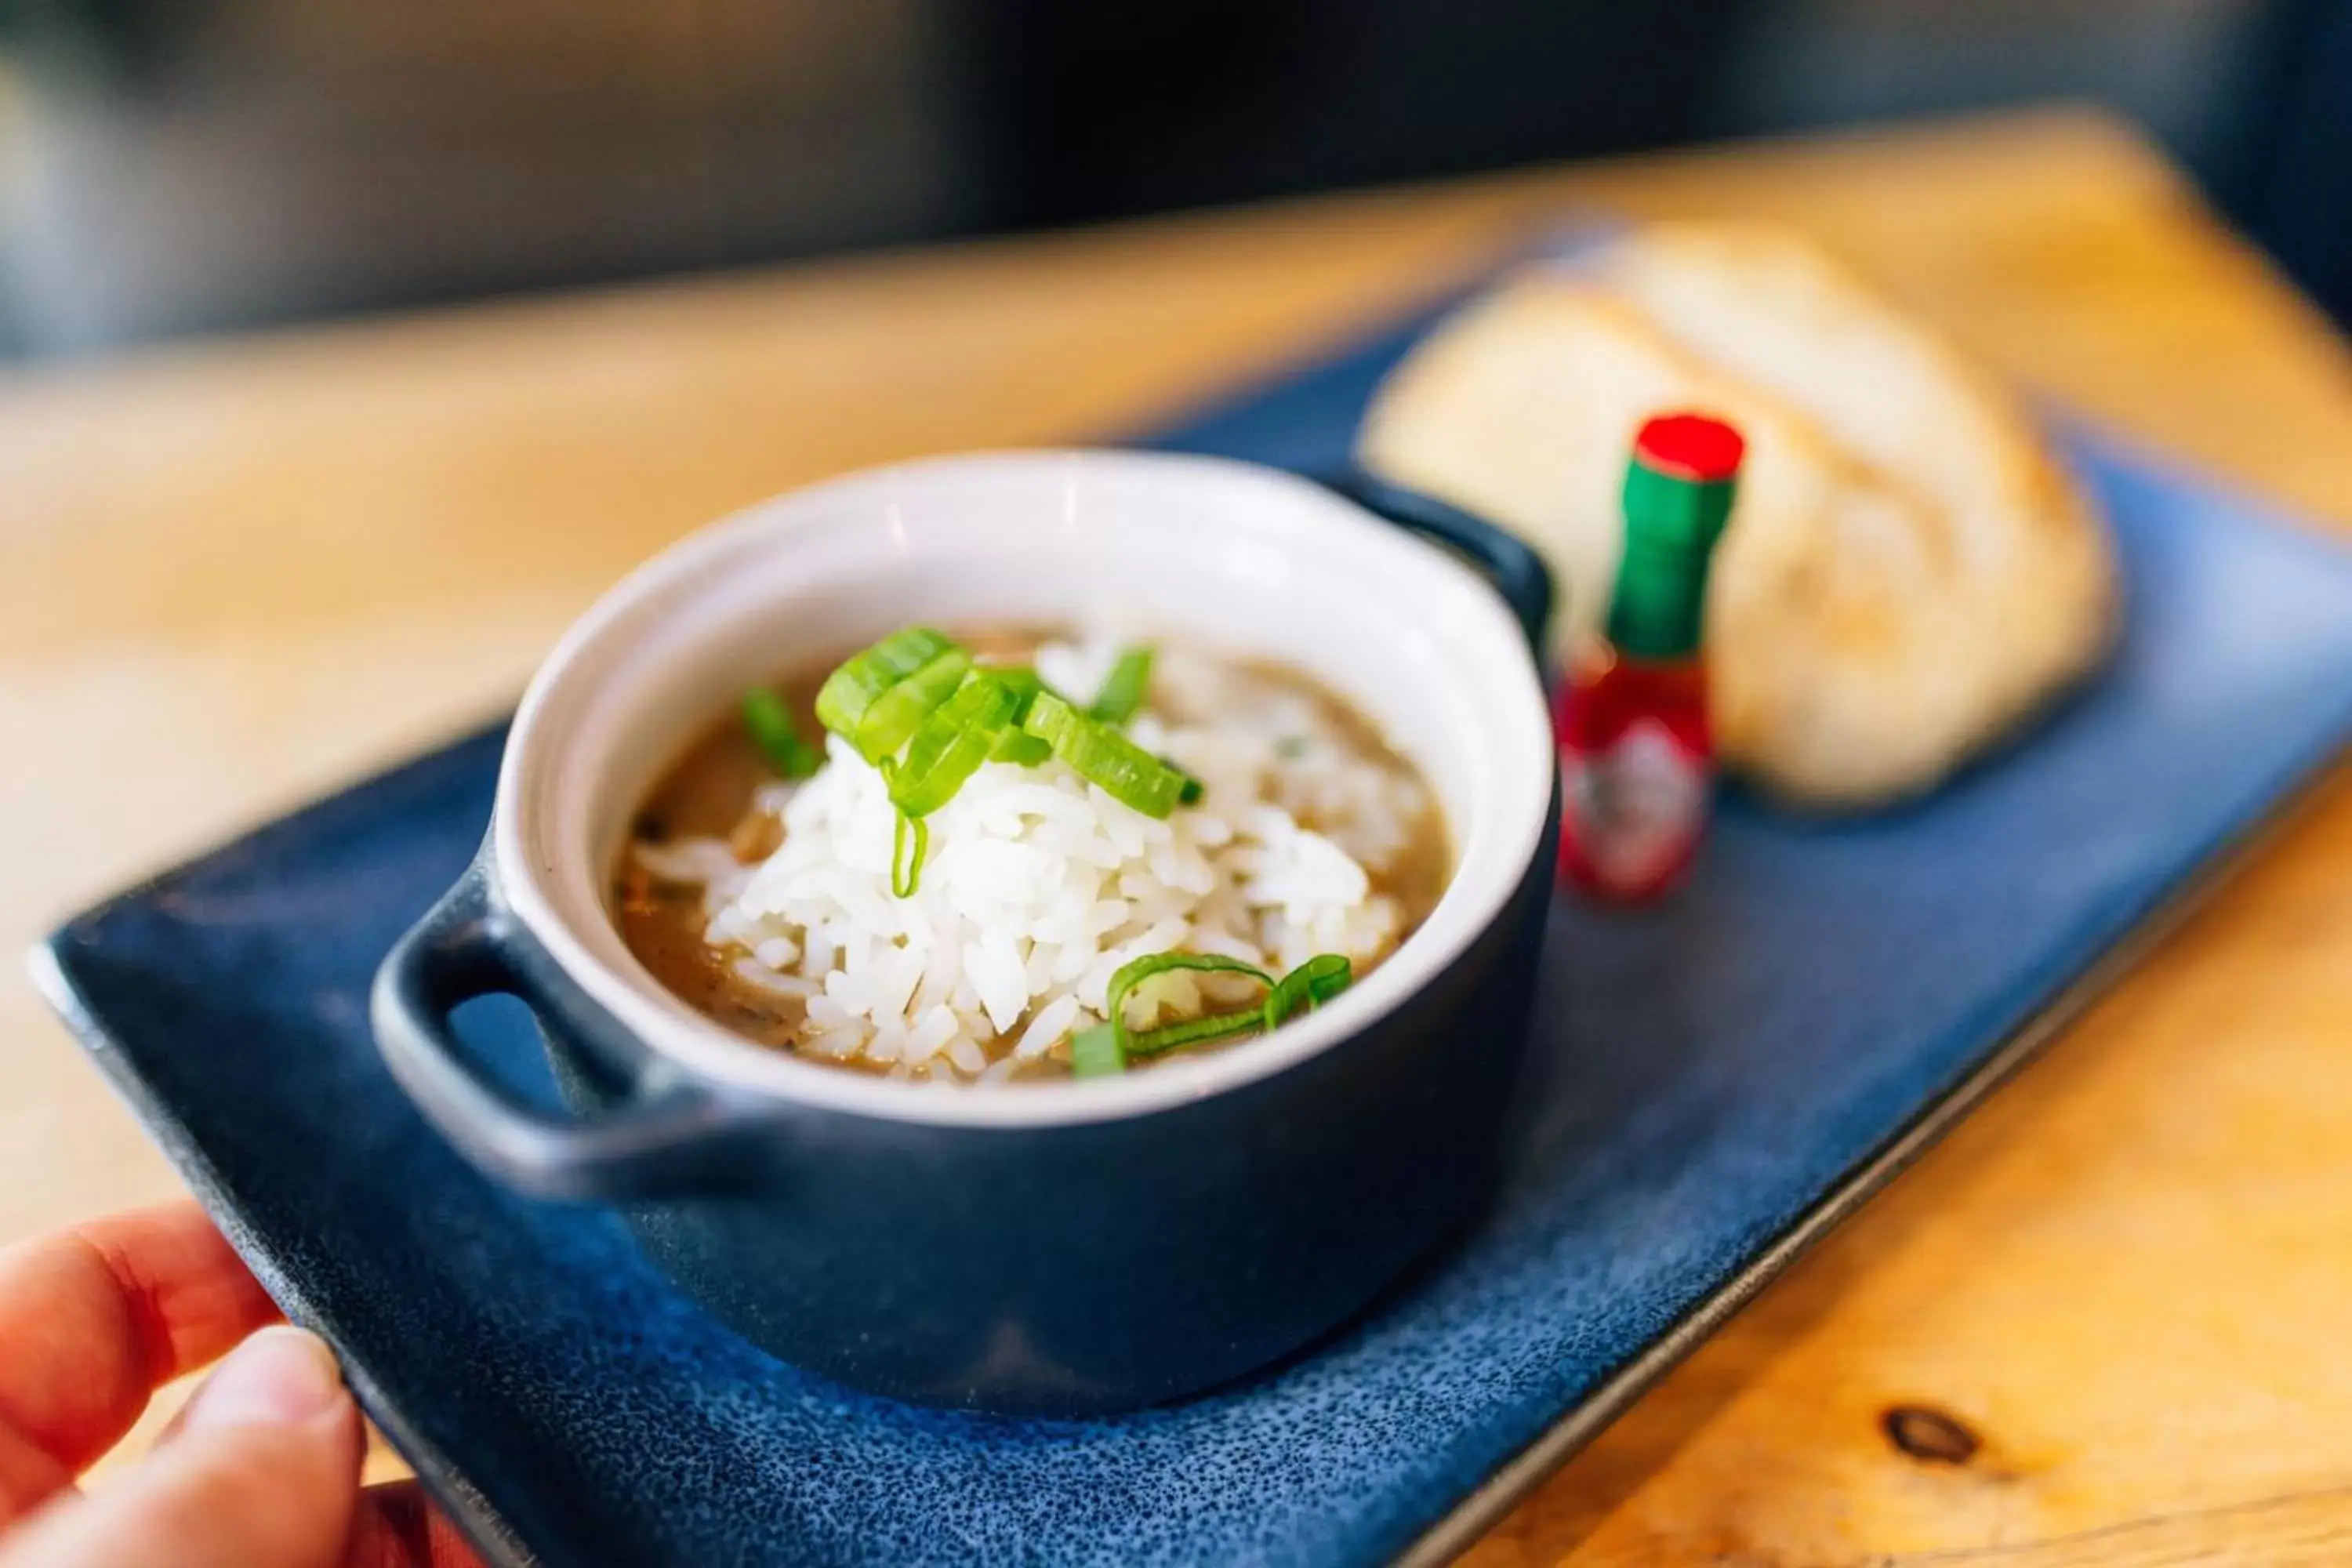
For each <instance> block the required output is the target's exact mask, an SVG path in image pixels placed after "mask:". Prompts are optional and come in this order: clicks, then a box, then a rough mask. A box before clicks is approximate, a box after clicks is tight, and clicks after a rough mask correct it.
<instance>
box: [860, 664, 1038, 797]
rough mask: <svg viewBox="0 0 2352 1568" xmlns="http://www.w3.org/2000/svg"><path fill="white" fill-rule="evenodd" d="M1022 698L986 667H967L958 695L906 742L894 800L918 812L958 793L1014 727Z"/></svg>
mask: <svg viewBox="0 0 2352 1568" xmlns="http://www.w3.org/2000/svg"><path fill="white" fill-rule="evenodd" d="M915 679H921V678H920V677H919V676H918V677H916V678H915ZM899 689H904V687H901V688H899ZM894 695H895V693H894ZM888 700H889V699H888V698H885V699H884V701H886V702H887V701H888ZM1018 701H1019V700H1018V699H1017V698H1015V697H1014V696H1013V689H1012V688H1011V687H1009V686H1007V685H1005V684H1004V682H1003V681H1001V680H999V679H996V677H995V676H993V675H991V674H990V673H989V672H988V671H986V670H984V669H974V670H968V671H966V672H965V674H964V677H963V684H962V685H961V686H959V687H957V688H956V691H955V695H954V696H952V697H950V698H949V699H948V700H946V701H944V702H942V703H940V705H939V706H938V707H937V708H935V709H933V710H931V712H930V714H929V717H927V718H926V719H924V720H923V721H922V723H921V725H920V727H919V728H918V729H917V730H916V731H915V735H914V739H913V740H911V741H909V742H908V743H907V755H906V759H905V760H904V761H903V762H901V763H898V766H897V767H896V768H895V769H893V770H892V771H891V774H890V781H889V783H890V804H891V805H895V806H897V807H898V810H899V811H900V813H901V814H903V815H905V816H912V817H924V816H929V815H930V814H931V813H932V812H935V811H937V810H938V809H939V808H940V807H941V806H943V805H946V804H947V803H948V802H949V801H950V800H952V799H954V798H955V793H956V791H958V790H960V789H961V788H962V787H963V783H964V780H966V779H968V778H970V777H971V775H972V774H973V773H978V772H979V771H980V764H981V763H984V762H986V761H988V758H989V753H990V752H992V750H993V749H994V748H995V745H996V742H997V741H998V739H999V738H1000V737H1001V736H1003V735H1005V734H1008V733H1013V732H1015V731H1013V728H1012V725H1013V709H1014V708H1015V707H1016V706H1017V705H1018ZM877 711H878V708H877ZM868 721H869V722H870V721H871V716H870V715H869V718H868Z"/></svg>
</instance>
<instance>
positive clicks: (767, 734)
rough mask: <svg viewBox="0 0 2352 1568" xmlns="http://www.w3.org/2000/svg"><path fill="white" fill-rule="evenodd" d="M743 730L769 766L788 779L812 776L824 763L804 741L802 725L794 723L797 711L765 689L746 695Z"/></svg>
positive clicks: (752, 691)
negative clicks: (818, 766) (794, 712)
mask: <svg viewBox="0 0 2352 1568" xmlns="http://www.w3.org/2000/svg"><path fill="white" fill-rule="evenodd" d="M743 728H744V729H745V730H746V731H749V732H750V734H751V743H752V744H753V745H755V746H757V747H759V748H760V754H761V756H764V757H766V758H767V759H768V763H769V765H770V766H772V767H773V768H774V769H775V770H776V771H777V772H778V773H782V774H783V775H784V777H786V778H788V779H804V778H806V777H808V776H809V774H811V773H814V772H816V770H817V765H818V764H819V763H822V762H823V761H824V757H823V756H821V755H820V754H819V753H818V752H817V749H816V748H815V747H814V746H812V745H810V744H809V743H808V742H806V741H803V740H802V739H801V731H800V726H799V725H797V724H795V723H793V710H792V709H791V708H789V707H787V706H786V705H785V703H784V700H783V699H782V698H781V697H779V696H777V695H776V694H775V693H774V692H772V691H771V690H769V689H767V688H766V687H764V686H761V687H755V688H753V689H751V690H750V691H746V692H745V693H743Z"/></svg>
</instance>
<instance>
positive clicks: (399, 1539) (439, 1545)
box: [342, 1481, 482, 1568]
mask: <svg viewBox="0 0 2352 1568" xmlns="http://www.w3.org/2000/svg"><path fill="white" fill-rule="evenodd" d="M342 1568H482V1560H481V1559H480V1558H478V1557H477V1556H475V1555H474V1549H473V1548H472V1547H470V1546H468V1545H467V1544H466V1538H465V1537H464V1536H462V1535H460V1534H458V1533H457V1526H456V1525H454V1524H451V1523H450V1522H449V1521H448V1519H447V1518H446V1516H444V1515H443V1513H442V1512H441V1510H439V1509H437V1508H435V1507H434V1506H433V1500H432V1499H431V1498H428V1497H426V1496H425V1489H424V1488H423V1487H420V1486H418V1485H417V1484H416V1483H415V1481H394V1482H393V1483H391V1484H390V1485H388V1486H381V1487H370V1488H369V1489H367V1490H366V1491H365V1492H363V1493H362V1494H361V1496H360V1511H359V1517H358V1518H356V1519H354V1520H353V1521H352V1541H351V1545H350V1546H348V1547H346V1548H345V1549H344V1552H343V1563H342Z"/></svg>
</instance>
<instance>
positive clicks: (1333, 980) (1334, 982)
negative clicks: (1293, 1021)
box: [1070, 952, 1355, 1078]
mask: <svg viewBox="0 0 2352 1568" xmlns="http://www.w3.org/2000/svg"><path fill="white" fill-rule="evenodd" d="M1171 969H1185V970H1192V971H1196V972H1199V973H1208V974H1246V975H1248V976H1249V977H1250V978H1251V979H1253V980H1255V981H1256V982H1258V984H1262V985H1264V986H1265V988H1266V992H1265V1003H1264V1004H1263V1005H1260V1006H1256V1007H1245V1008H1243V1009H1242V1010H1240V1011H1239V1012H1234V1013H1210V1014H1206V1015H1204V1016H1201V1017H1198V1018H1185V1019H1181V1020H1179V1021H1178V1022H1176V1023H1173V1024H1162V1025H1160V1026H1158V1027H1157V1028H1150V1029H1146V1030H1144V1031H1143V1032H1142V1033H1140V1034H1138V1033H1136V1032H1135V1031H1133V1030H1131V1029H1129V1027H1128V1026H1127V998H1128V994H1129V993H1130V992H1132V991H1133V990H1134V989H1135V988H1136V987H1137V986H1138V985H1139V984H1142V983H1143V982H1144V981H1146V980H1149V979H1150V978H1151V977H1152V976H1153V975H1155V974H1165V973H1168V971H1170V970H1171ZM1354 973H1355V971H1354V966H1353V965H1351V964H1350V963H1349V962H1348V961H1347V959H1345V958H1344V957H1342V956H1340V955H1339V953H1336V952H1325V953H1318V954H1317V955H1316V956H1315V957H1313V958H1310V959H1308V960H1307V962H1306V963H1302V964H1300V965H1299V966H1298V967H1297V968H1296V969H1294V970H1292V971H1291V972H1290V973H1287V974H1286V975H1284V976H1283V977H1282V978H1281V979H1280V980H1279V981H1277V980H1276V979H1275V978H1274V977H1273V976H1272V975H1270V974H1268V973H1266V972H1265V970H1263V969H1260V968H1258V967H1257V966H1256V965H1255V964H1251V963H1242V962H1241V961H1239V960H1238V959H1232V958H1225V957H1223V956H1221V955H1219V954H1216V953H1213V952H1154V953H1150V954H1147V955H1146V956H1144V957H1142V958H1138V959H1134V960H1132V961H1130V962H1129V963H1123V964H1121V965H1120V966H1119V967H1118V971H1117V972H1116V973H1113V974H1112V975H1111V977H1110V984H1109V985H1108V987H1106V988H1105V995H1104V998H1103V1001H1104V1004H1105V1006H1106V1008H1107V1009H1108V1013H1109V1016H1108V1018H1107V1019H1106V1020H1105V1021H1104V1022H1102V1023H1099V1024H1097V1025H1096V1026H1093V1027H1092V1028H1090V1029H1082V1030H1080V1031H1079V1032H1078V1033H1076V1034H1075V1035H1072V1036H1071V1037H1070V1072H1071V1074H1072V1076H1074V1077H1076V1078H1102V1077H1105V1076H1108V1075H1109V1074H1111V1073H1121V1072H1125V1071H1126V1070H1127V1068H1128V1064H1129V1062H1131V1061H1133V1060H1135V1059H1137V1058H1141V1057H1154V1056H1159V1055H1160V1054H1161V1053H1162V1052H1165V1051H1172V1050H1174V1049H1176V1048H1177V1047H1180V1046H1197V1045H1200V1044H1202V1043H1203V1042H1205V1041H1209V1040H1223V1039H1227V1038H1230V1037H1233V1036H1234V1035H1246V1034H1249V1033H1251V1032H1252V1031H1254V1030H1258V1029H1264V1030H1266V1031H1268V1032H1271V1031H1273V1030H1275V1029H1276V1028H1279V1027H1280V1026H1282V1023H1283V1021H1284V1020H1285V1019H1286V1018H1288V1017H1289V1016H1291V1015H1292V1014H1294V1013H1296V1012H1297V1010H1298V1009H1299V1008H1300V1007H1301V1006H1302V1005H1304V1006H1308V1007H1319V1006H1321V1005H1323V1004H1324V1003H1326V1002H1328V1001H1329V1000H1331V998H1332V997H1334V996H1337V995H1338V994H1339V993H1340V992H1342V991H1345V990H1346V989H1347V988H1348V984H1349V981H1350V980H1351V979H1352V978H1353V977H1354Z"/></svg>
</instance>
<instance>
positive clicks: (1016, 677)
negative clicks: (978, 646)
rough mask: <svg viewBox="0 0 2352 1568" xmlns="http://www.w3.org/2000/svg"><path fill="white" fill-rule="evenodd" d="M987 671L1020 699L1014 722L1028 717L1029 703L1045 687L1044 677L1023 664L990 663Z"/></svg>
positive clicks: (1035, 698)
mask: <svg viewBox="0 0 2352 1568" xmlns="http://www.w3.org/2000/svg"><path fill="white" fill-rule="evenodd" d="M988 673H989V674H991V675H992V676H994V677H996V679H999V680H1001V681H1003V682H1004V684H1005V685H1007V686H1009V687H1011V688H1012V689H1013V696H1014V697H1016V698H1018V699H1019V700H1020V702H1021V707H1020V710H1019V712H1018V713H1016V714H1015V715H1014V722H1016V723H1017V722H1019V721H1021V720H1023V719H1026V718H1027V717H1029V704H1031V703H1032V702H1034V701H1035V700H1037V693H1039V692H1040V691H1043V690H1045V689H1046V687H1045V678H1044V677H1043V676H1041V675H1039V674H1038V673H1037V672H1036V670H1035V669H1034V668H1031V667H1030V666H1028V665H1025V664H1005V665H991V666H989V667H988Z"/></svg>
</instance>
